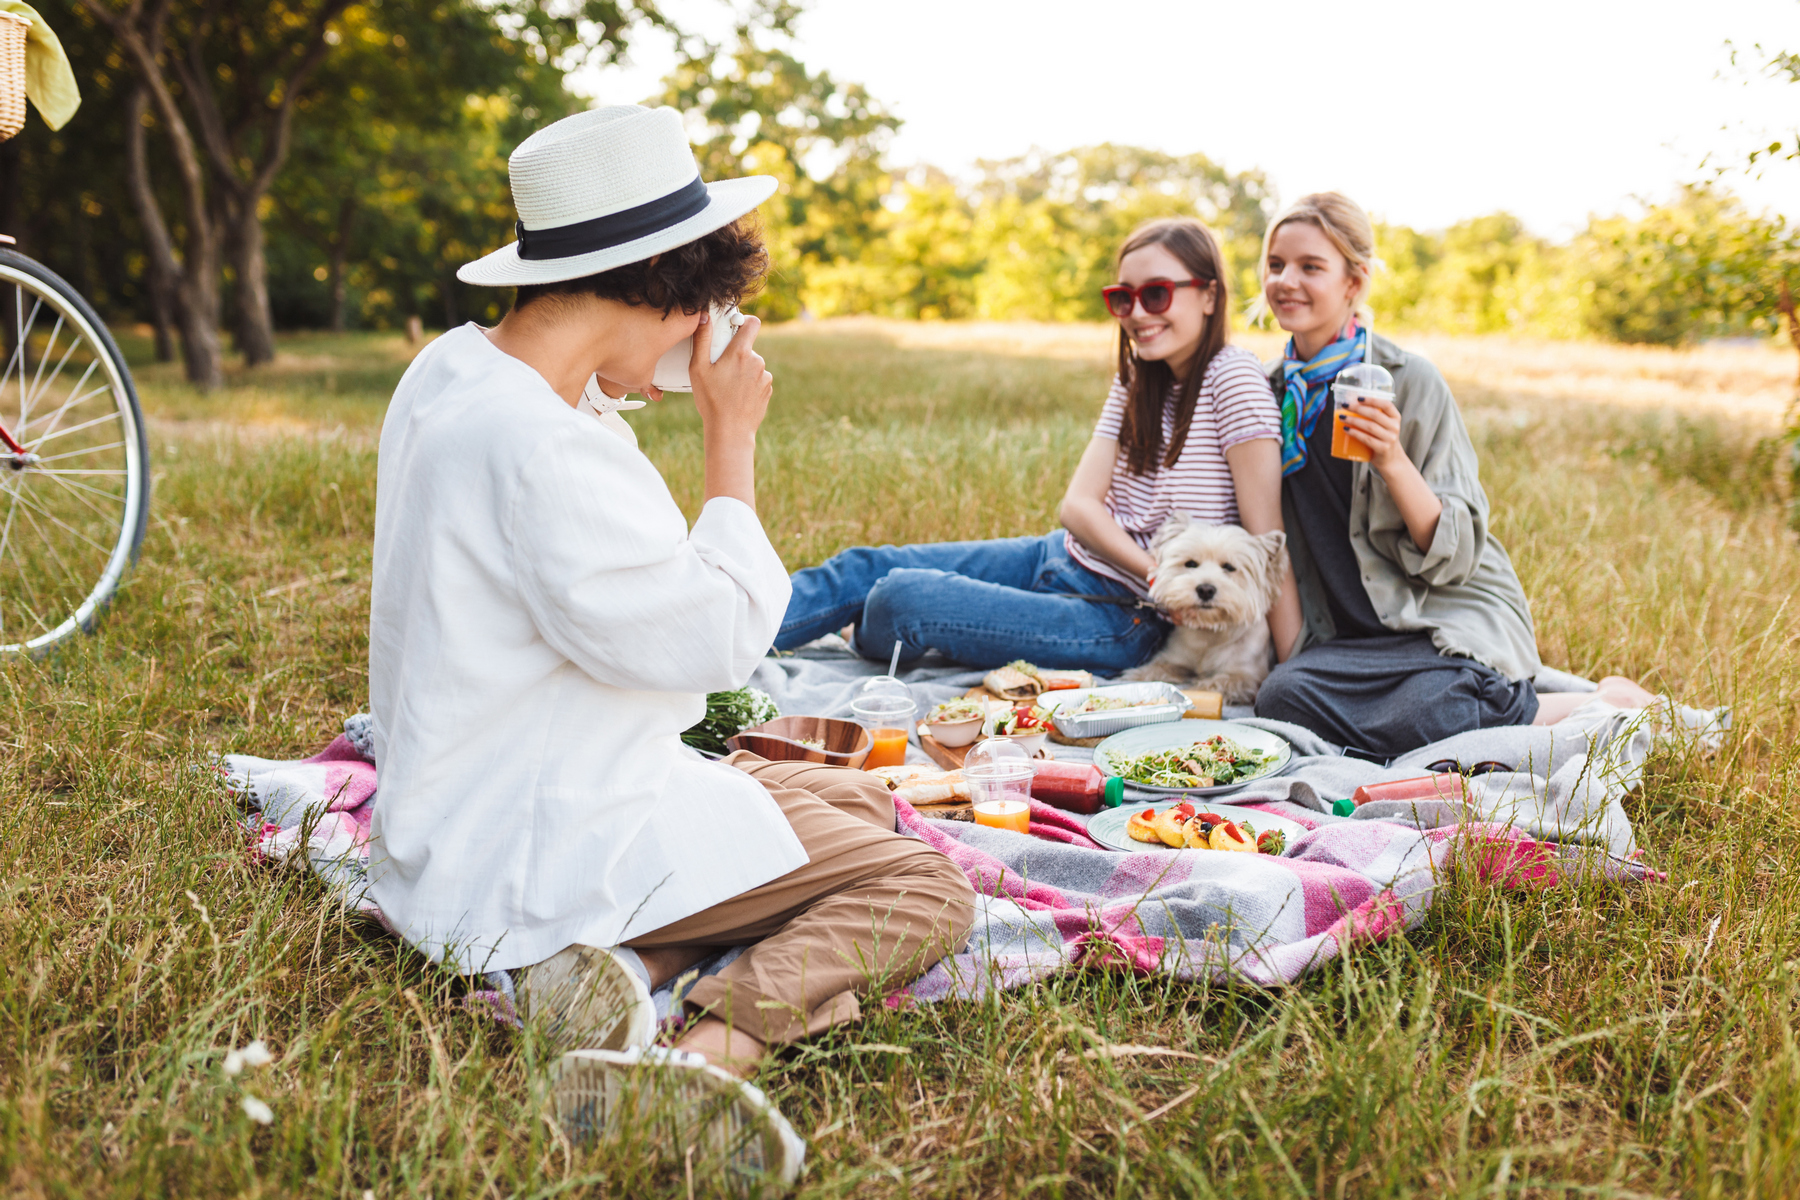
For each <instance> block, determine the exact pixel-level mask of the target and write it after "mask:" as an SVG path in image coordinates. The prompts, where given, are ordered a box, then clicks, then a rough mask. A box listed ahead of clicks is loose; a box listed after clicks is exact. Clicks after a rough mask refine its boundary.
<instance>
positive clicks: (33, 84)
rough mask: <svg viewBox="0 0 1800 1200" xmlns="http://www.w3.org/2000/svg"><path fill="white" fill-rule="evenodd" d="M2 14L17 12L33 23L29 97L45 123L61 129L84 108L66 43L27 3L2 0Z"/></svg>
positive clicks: (28, 39) (27, 79) (28, 64)
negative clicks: (66, 51) (78, 110)
mask: <svg viewBox="0 0 1800 1200" xmlns="http://www.w3.org/2000/svg"><path fill="white" fill-rule="evenodd" d="M0 13H17V14H18V15H19V16H21V17H25V18H28V19H29V20H30V21H31V32H30V33H28V34H26V35H25V98H26V99H28V100H30V101H31V102H32V103H33V104H35V105H37V110H38V115H39V116H41V117H43V118H44V124H46V125H48V126H49V127H50V128H52V129H61V128H62V127H63V126H64V125H67V124H68V123H69V118H70V117H72V116H74V115H75V110H76V109H78V108H80V107H81V89H80V88H79V87H77V86H76V84H75V72H74V71H73V70H71V69H70V68H69V56H68V55H67V54H65V53H63V48H62V42H61V41H59V40H58V39H57V36H56V34H55V32H54V31H53V30H51V28H50V26H49V25H48V24H47V23H46V22H45V20H44V18H43V17H41V16H39V15H38V10H37V9H35V8H33V7H31V5H29V4H26V3H25V0H0Z"/></svg>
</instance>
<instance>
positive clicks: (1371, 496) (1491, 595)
mask: <svg viewBox="0 0 1800 1200" xmlns="http://www.w3.org/2000/svg"><path fill="white" fill-rule="evenodd" d="M1375 361H1376V362H1377V363H1379V364H1380V365H1381V366H1383V367H1386V368H1387V369H1388V370H1389V371H1390V372H1392V373H1393V376H1394V406H1395V407H1396V408H1398V409H1399V410H1400V442H1401V444H1402V445H1403V446H1404V447H1405V448H1406V454H1407V457H1408V458H1410V459H1412V461H1413V462H1414V463H1415V464H1417V465H1418V468H1419V473H1420V474H1421V475H1423V476H1424V477H1425V482H1426V483H1427V484H1429V485H1430V486H1431V490H1432V491H1434V492H1436V493H1437V496H1438V499H1440V500H1442V501H1443V503H1444V514H1443V516H1442V517H1441V518H1439V520H1438V527H1437V535H1436V536H1435V537H1433V538H1432V541H1431V545H1430V546H1429V547H1428V548H1426V549H1425V550H1423V551H1421V550H1420V549H1419V547H1418V546H1417V545H1415V544H1414V542H1413V540H1412V535H1411V534H1410V533H1408V532H1407V530H1406V521H1405V520H1404V519H1403V518H1402V517H1401V515H1400V509H1399V507H1398V506H1397V505H1395V503H1394V498H1393V495H1392V494H1391V493H1390V492H1389V491H1388V489H1387V484H1386V483H1384V482H1383V481H1382V478H1381V476H1380V475H1379V474H1378V473H1377V472H1376V471H1375V469H1374V468H1373V467H1371V466H1369V465H1368V464H1367V463H1356V464H1354V465H1353V466H1352V467H1351V471H1352V477H1351V494H1350V542H1351V545H1352V546H1353V547H1354V548H1355V550H1356V561H1357V562H1358V564H1360V566H1361V568H1362V577H1363V588H1364V590H1366V591H1367V592H1368V593H1369V601H1370V603H1372V604H1373V605H1374V606H1375V612H1376V614H1377V615H1379V616H1380V618H1381V623H1382V624H1383V625H1386V626H1387V627H1388V628H1389V629H1392V630H1394V631H1395V632H1396V633H1419V632H1429V633H1430V634H1431V639H1432V641H1433V642H1434V643H1435V644H1436V645H1437V648H1438V649H1439V650H1441V651H1442V652H1443V653H1445V654H1456V655H1462V656H1464V657H1468V658H1473V659H1475V660H1476V661H1477V662H1483V663H1486V664H1487V665H1488V666H1490V667H1493V668H1494V669H1495V670H1497V671H1499V672H1500V673H1502V674H1503V675H1505V676H1506V677H1507V678H1508V679H1512V680H1520V679H1530V678H1532V677H1533V676H1535V675H1536V674H1537V673H1538V671H1539V669H1540V668H1541V666H1542V664H1541V663H1540V662H1539V661H1538V653H1537V635H1536V634H1535V633H1534V632H1533V630H1532V626H1531V606H1530V605H1529V603H1527V601H1526V599H1525V589H1524V588H1523V587H1522V586H1520V584H1519V576H1518V574H1517V573H1516V572H1515V571H1514V570H1513V565H1512V560H1511V559H1510V558H1508V557H1507V556H1506V548H1505V547H1504V546H1502V545H1501V544H1500V542H1499V540H1498V539H1497V538H1495V537H1494V535H1493V534H1492V533H1490V532H1489V531H1488V499H1487V493H1486V492H1485V491H1483V490H1482V487H1481V477H1480V470H1479V467H1478V465H1477V463H1476V461H1475V447H1474V445H1473V443H1471V442H1470V441H1469V431H1468V428H1467V427H1466V426H1464V425H1463V421H1462V414H1461V413H1460V412H1458V411H1457V408H1456V399H1455V397H1453V396H1452V395H1451V394H1450V386H1449V385H1448V384H1446V383H1445V382H1444V377H1443V376H1442V375H1440V374H1438V369H1437V368H1436V367H1434V366H1432V365H1431V363H1430V362H1428V361H1426V360H1425V359H1423V358H1420V357H1419V356H1418V355H1415V354H1408V353H1407V352H1406V351H1404V350H1402V349H1400V348H1399V347H1398V346H1396V345H1394V343H1392V342H1390V341H1388V340H1387V339H1386V338H1384V337H1380V336H1377V337H1376V338H1375ZM1269 382H1270V384H1271V385H1272V386H1273V387H1274V388H1275V394H1276V395H1277V396H1279V395H1281V394H1282V392H1283V390H1284V389H1285V388H1286V380H1285V379H1284V378H1283V376H1282V372H1281V363H1280V362H1279V361H1277V362H1275V363H1274V364H1272V365H1271V366H1270V368H1269ZM1327 415H1329V414H1327ZM1281 510H1282V517H1283V520H1284V522H1285V523H1286V525H1287V536H1288V550H1289V552H1290V553H1291V554H1292V556H1293V560H1294V574H1295V576H1296V578H1297V579H1298V581H1299V584H1300V611H1301V614H1302V617H1303V618H1304V626H1305V627H1304V629H1303V630H1302V632H1301V635H1300V648H1301V649H1304V648H1305V647H1307V646H1311V645H1316V644H1318V643H1321V642H1328V641H1330V640H1331V639H1332V638H1333V637H1335V636H1337V629H1336V627H1335V626H1334V625H1333V623H1332V620H1331V610H1330V607H1329V606H1328V605H1327V604H1326V602H1325V588H1324V583H1323V581H1322V580H1321V579H1320V577H1319V572H1318V567H1317V566H1316V565H1315V564H1314V562H1313V558H1312V554H1311V553H1310V552H1309V551H1308V550H1307V547H1306V539H1305V538H1304V537H1303V536H1302V535H1301V533H1300V523H1299V522H1298V521H1297V520H1295V519H1294V509H1293V500H1292V497H1291V496H1290V494H1289V491H1288V489H1287V488H1283V489H1282V490H1281Z"/></svg>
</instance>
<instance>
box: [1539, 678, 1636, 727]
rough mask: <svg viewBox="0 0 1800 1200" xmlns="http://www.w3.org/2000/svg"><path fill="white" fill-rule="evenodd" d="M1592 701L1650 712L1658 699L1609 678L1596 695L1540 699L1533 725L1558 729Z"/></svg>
mask: <svg viewBox="0 0 1800 1200" xmlns="http://www.w3.org/2000/svg"><path fill="white" fill-rule="evenodd" d="M1590 700H1604V701H1606V702H1607V703H1608V704H1610V705H1612V706H1613V707H1614V708H1648V707H1649V706H1650V705H1651V704H1652V703H1654V702H1655V700H1656V696H1655V695H1654V694H1652V693H1651V692H1649V691H1646V690H1645V689H1644V688H1642V687H1640V686H1639V685H1638V684H1637V683H1636V682H1635V681H1634V680H1630V679H1627V678H1625V677H1624V676H1623V675H1608V676H1606V678H1604V679H1602V680H1601V681H1600V687H1599V690H1597V691H1592V692H1546V693H1545V694H1544V695H1542V696H1539V697H1538V713H1537V717H1536V719H1535V720H1533V721H1532V722H1531V723H1532V724H1533V725H1554V724H1556V723H1557V722H1558V721H1560V720H1562V719H1563V718H1564V717H1566V716H1568V715H1569V714H1570V713H1572V712H1574V711H1575V710H1576V709H1578V708H1580V707H1581V706H1582V705H1584V704H1586V703H1587V702H1588V701H1590Z"/></svg>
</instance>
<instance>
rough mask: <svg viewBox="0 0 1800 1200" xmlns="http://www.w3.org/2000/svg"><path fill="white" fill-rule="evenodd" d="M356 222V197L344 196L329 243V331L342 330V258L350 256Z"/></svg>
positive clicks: (343, 292) (343, 285) (338, 331)
mask: <svg viewBox="0 0 1800 1200" xmlns="http://www.w3.org/2000/svg"><path fill="white" fill-rule="evenodd" d="M355 223H356V197H355V196H345V197H344V200H343V203H341V204H340V205H338V225H337V240H336V241H334V242H332V244H331V266H330V271H331V274H330V276H329V278H330V281H331V332H333V333H342V332H344V298H345V293H346V292H347V291H348V290H349V289H348V288H347V287H346V285H345V281H344V260H345V259H346V258H348V257H349V256H350V230H351V227H352V226H354V225H355Z"/></svg>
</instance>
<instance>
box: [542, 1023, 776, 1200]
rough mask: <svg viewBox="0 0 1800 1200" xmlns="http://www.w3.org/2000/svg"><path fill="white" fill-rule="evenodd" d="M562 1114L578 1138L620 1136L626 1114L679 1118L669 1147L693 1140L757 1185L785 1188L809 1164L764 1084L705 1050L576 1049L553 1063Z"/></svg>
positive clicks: (555, 1094) (571, 1137) (561, 1119)
mask: <svg viewBox="0 0 1800 1200" xmlns="http://www.w3.org/2000/svg"><path fill="white" fill-rule="evenodd" d="M550 1078H551V1098H552V1100H553V1101H554V1103H555V1105H556V1117H557V1120H558V1121H559V1122H560V1123H561V1124H562V1127H563V1130H564V1132H566V1133H567V1134H568V1135H569V1140H570V1141H573V1142H577V1143H579V1142H583V1141H587V1140H590V1139H592V1138H594V1137H595V1136H606V1137H612V1136H616V1135H617V1133H618V1130H619V1125H620V1122H621V1120H622V1118H624V1117H625V1116H626V1115H627V1114H629V1113H632V1112H635V1113H636V1114H637V1115H639V1116H640V1117H648V1118H651V1119H652V1120H656V1121H658V1123H663V1122H672V1123H673V1125H674V1129H673V1130H672V1132H673V1133H674V1134H675V1137H674V1140H673V1141H672V1142H670V1143H668V1144H669V1145H670V1147H671V1148H672V1149H675V1152H676V1153H680V1152H681V1151H680V1150H679V1149H676V1148H679V1147H687V1146H692V1147H695V1148H696V1149H697V1150H698V1151H700V1152H702V1153H704V1154H706V1155H707V1157H708V1158H709V1159H710V1160H712V1161H717V1162H722V1163H723V1164H724V1166H725V1169H726V1170H727V1171H728V1172H730V1173H731V1174H733V1175H735V1176H737V1177H739V1179H740V1180H741V1181H743V1182H745V1183H750V1184H760V1185H767V1184H771V1183H773V1184H778V1185H779V1186H780V1187H781V1189H782V1190H783V1191H784V1192H785V1191H786V1189H788V1188H791V1187H792V1186H793V1184H794V1182H795V1181H796V1180H797V1179H799V1178H800V1169H801V1167H803V1166H804V1165H805V1164H806V1143H805V1142H804V1141H802V1140H801V1139H800V1135H799V1134H797V1133H795V1132H794V1127H793V1126H792V1125H789V1124H788V1122H787V1118H785V1117H783V1116H782V1115H781V1114H780V1113H779V1112H777V1111H776V1109H775V1106H774V1105H773V1104H770V1103H769V1098H768V1097H767V1096H765V1095H763V1093H762V1090H761V1089H760V1088H757V1087H755V1086H754V1085H752V1084H750V1083H747V1082H745V1081H744V1080H742V1079H739V1078H738V1077H737V1076H735V1075H733V1074H731V1073H730V1072H729V1071H725V1070H722V1069H720V1068H719V1067H715V1066H713V1065H712V1064H710V1063H708V1062H707V1061H706V1056H705V1055H703V1054H695V1053H692V1052H691V1051H687V1050H675V1049H671V1048H669V1047H666V1046H651V1047H649V1048H647V1049H643V1050H628V1051H623V1052H620V1051H613V1050H573V1051H570V1052H569V1053H567V1054H565V1055H563V1056H562V1059H561V1061H559V1062H558V1063H557V1064H556V1065H555V1066H554V1067H552V1068H551V1072H550Z"/></svg>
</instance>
